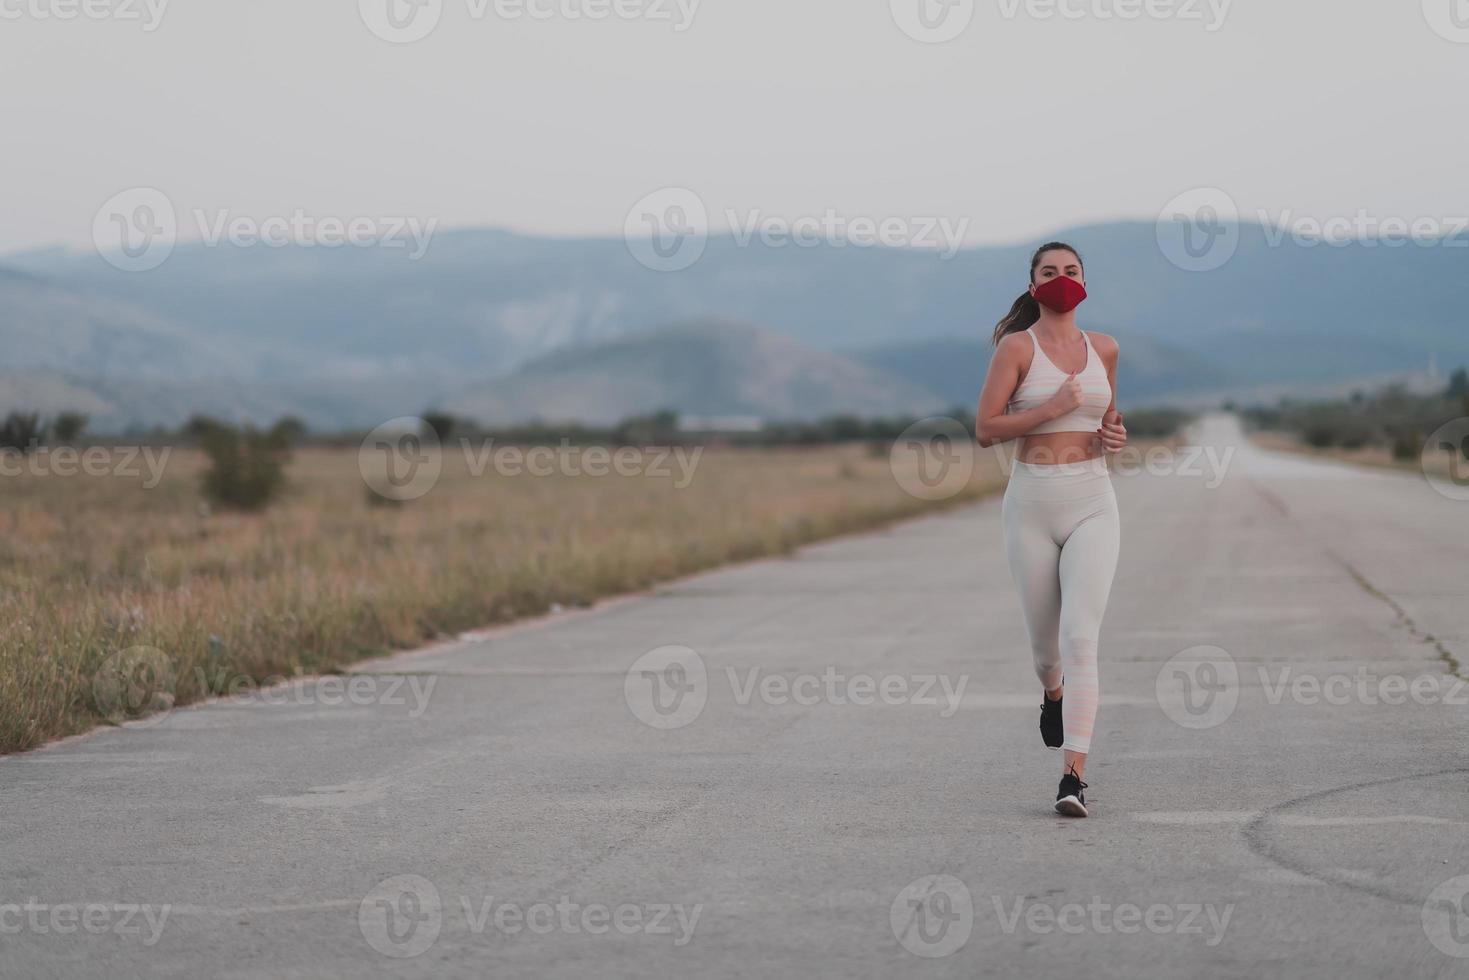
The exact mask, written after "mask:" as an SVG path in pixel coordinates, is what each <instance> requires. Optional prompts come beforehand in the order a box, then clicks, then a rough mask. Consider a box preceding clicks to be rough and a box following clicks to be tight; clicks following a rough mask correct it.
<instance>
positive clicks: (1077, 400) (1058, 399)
mask: <svg viewBox="0 0 1469 980" xmlns="http://www.w3.org/2000/svg"><path fill="white" fill-rule="evenodd" d="M1081 398H1082V391H1081V382H1080V381H1077V380H1076V374H1075V373H1074V372H1073V373H1072V374H1070V375H1067V377H1066V380H1065V381H1063V382H1061V387H1060V389H1058V390H1057V392H1056V393H1055V394H1054V395H1052V396H1051V401H1050V406H1051V411H1052V412H1054V413H1055V414H1054V415H1053V416H1052V418H1059V417H1061V416H1062V415H1065V414H1066V413H1067V412H1071V411H1075V410H1076V409H1077V408H1080V407H1081Z"/></svg>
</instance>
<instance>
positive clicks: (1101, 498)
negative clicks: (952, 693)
mask: <svg viewBox="0 0 1469 980" xmlns="http://www.w3.org/2000/svg"><path fill="white" fill-rule="evenodd" d="M1084 299H1086V276H1085V271H1084V268H1083V266H1082V261H1081V256H1080V254H1078V253H1077V251H1076V249H1074V248H1072V247H1071V246H1069V245H1066V244H1063V243H1061V242H1051V243H1050V244H1047V245H1043V246H1041V248H1040V249H1039V250H1038V251H1037V252H1036V253H1035V255H1034V256H1033V257H1032V259H1031V262H1030V288H1029V289H1028V290H1027V291H1026V292H1025V293H1023V294H1022V295H1021V296H1020V298H1019V299H1017V300H1016V301H1015V305H1014V306H1013V307H1011V309H1010V312H1009V314H1008V315H1007V316H1006V317H1005V318H1004V319H1003V320H1001V321H1000V322H999V324H998V325H997V326H996V327H995V336H994V342H995V355H994V358H993V360H991V362H990V370H989V375H988V377H986V378H985V382H984V390H983V391H982V392H981V393H980V396H979V415H978V418H977V420H976V434H977V436H978V439H979V444H980V445H981V446H992V445H994V444H995V443H1000V442H1008V441H1009V440H1011V439H1016V438H1019V439H1020V440H1021V441H1020V445H1019V447H1018V448H1017V450H1016V453H1015V464H1014V467H1013V469H1012V471H1011V474H1010V483H1009V485H1008V486H1007V487H1006V489H1005V496H1004V501H1003V503H1002V504H1001V507H1000V521H1001V524H1002V526H1003V529H1004V535H1005V555H1006V559H1007V560H1008V562H1009V564H1010V573H1011V575H1012V576H1014V578H1015V585H1016V587H1017V588H1018V589H1019V591H1020V601H1021V604H1022V605H1023V606H1024V609H1025V627H1026V632H1027V633H1028V634H1029V637H1030V648H1031V652H1032V653H1033V654H1034V656H1035V672H1036V674H1037V675H1038V676H1039V677H1040V681H1041V686H1042V687H1043V689H1044V694H1043V695H1042V698H1041V722H1040V728H1041V738H1042V740H1043V741H1044V742H1045V743H1046V745H1047V746H1049V747H1051V748H1061V749H1063V750H1064V757H1063V775H1062V777H1061V786H1060V789H1059V791H1058V792H1057V794H1056V812H1057V813H1061V814H1064V815H1066V816H1072V817H1084V816H1086V815H1087V810H1086V797H1085V796H1084V795H1083V793H1082V791H1083V790H1084V789H1086V786H1087V784H1086V783H1084V782H1082V781H1081V777H1082V774H1083V773H1084V772H1085V771H1086V756H1087V751H1088V750H1089V749H1090V747H1091V736H1092V725H1093V723H1094V721H1095V719H1096V715H1097V641H1098V636H1099V634H1100V632H1101V626H1102V614H1103V613H1104V612H1105V611H1106V608H1107V597H1108V594H1109V593H1110V592H1111V591H1112V576H1113V573H1114V572H1115V571H1116V568H1117V551H1118V547H1119V543H1120V524H1119V521H1118V515H1117V498H1116V495H1115V494H1114V492H1113V489H1112V478H1111V476H1110V475H1109V474H1108V471H1107V461H1106V457H1105V455H1104V454H1106V453H1116V452H1119V451H1120V450H1121V449H1122V448H1123V447H1124V446H1125V445H1126V444H1127V430H1126V429H1125V428H1123V426H1122V413H1121V412H1118V411H1117V403H1116V387H1117V386H1116V377H1117V355H1118V349H1117V341H1115V340H1113V339H1112V338H1111V337H1109V336H1107V335H1106V334H1101V333H1094V334H1088V333H1086V332H1085V331H1082V330H1080V329H1078V328H1077V326H1076V307H1077V306H1078V305H1079V304H1080V303H1081V301H1082V300H1084Z"/></svg>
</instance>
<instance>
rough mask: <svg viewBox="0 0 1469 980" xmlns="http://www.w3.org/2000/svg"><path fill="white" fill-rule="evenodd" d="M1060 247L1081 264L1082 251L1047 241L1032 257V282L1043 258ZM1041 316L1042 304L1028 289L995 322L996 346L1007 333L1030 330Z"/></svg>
mask: <svg viewBox="0 0 1469 980" xmlns="http://www.w3.org/2000/svg"><path fill="white" fill-rule="evenodd" d="M1058 248H1059V249H1061V250H1062V251H1066V252H1070V253H1071V254H1072V255H1074V256H1076V262H1077V264H1078V265H1080V264H1081V253H1080V252H1078V251H1077V250H1076V249H1074V248H1072V247H1071V246H1070V245H1067V244H1066V243H1065V242H1046V244H1044V245H1042V246H1041V247H1040V248H1038V249H1036V250H1035V254H1034V255H1032V256H1031V257H1030V281H1031V282H1032V283H1034V282H1035V270H1036V269H1037V268H1038V267H1039V266H1040V264H1041V259H1042V258H1043V257H1044V256H1045V254H1046V253H1047V252H1049V251H1051V250H1052V249H1058ZM1040 318H1041V304H1040V303H1038V302H1036V298H1035V297H1034V296H1032V295H1030V290H1026V291H1025V292H1023V293H1021V294H1020V298H1019V299H1017V300H1016V301H1015V305H1013V306H1011V307H1010V312H1009V313H1006V314H1005V318H1004V319H1003V320H1001V321H1000V322H999V323H997V324H995V336H994V343H995V346H997V347H998V346H999V344H1000V341H1002V340H1004V339H1005V335H1006V334H1010V333H1019V332H1020V331H1022V330H1028V329H1029V328H1030V327H1033V326H1034V325H1035V323H1036V321H1037V320H1039V319H1040Z"/></svg>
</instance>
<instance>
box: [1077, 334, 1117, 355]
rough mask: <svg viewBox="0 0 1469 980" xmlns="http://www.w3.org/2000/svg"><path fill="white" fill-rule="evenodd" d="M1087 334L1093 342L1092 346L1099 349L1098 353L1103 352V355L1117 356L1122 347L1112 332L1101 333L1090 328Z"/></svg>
mask: <svg viewBox="0 0 1469 980" xmlns="http://www.w3.org/2000/svg"><path fill="white" fill-rule="evenodd" d="M1086 335H1087V338H1088V339H1089V340H1090V341H1091V342H1092V346H1093V347H1095V348H1096V349H1097V353H1098V354H1101V355H1102V356H1103V357H1106V358H1113V357H1116V356H1117V352H1118V351H1119V350H1121V349H1122V348H1121V346H1120V345H1119V344H1118V343H1117V338H1116V337H1114V336H1112V335H1111V334H1106V333H1099V332H1097V331H1095V330H1088V331H1087V332H1086Z"/></svg>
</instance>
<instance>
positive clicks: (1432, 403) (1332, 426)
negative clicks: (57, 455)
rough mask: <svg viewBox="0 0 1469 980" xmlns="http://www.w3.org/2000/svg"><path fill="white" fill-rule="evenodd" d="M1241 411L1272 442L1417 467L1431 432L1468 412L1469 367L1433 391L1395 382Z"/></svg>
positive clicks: (1257, 434) (1253, 428) (1260, 438)
mask: <svg viewBox="0 0 1469 980" xmlns="http://www.w3.org/2000/svg"><path fill="white" fill-rule="evenodd" d="M1239 411H1240V414H1241V415H1242V416H1243V418H1244V419H1245V422H1246V425H1247V426H1248V427H1249V429H1250V430H1251V431H1252V433H1254V435H1255V439H1256V441H1257V442H1260V443H1261V444H1262V445H1266V446H1269V447H1271V448H1285V449H1297V450H1301V451H1306V452H1317V453H1320V454H1323V455H1329V456H1334V457H1337V458H1343V459H1350V460H1353V461H1356V462H1363V463H1373V464H1378V465H1385V466H1401V467H1405V468H1417V467H1418V466H1419V465H1420V460H1421V459H1422V454H1423V450H1424V442H1425V440H1426V439H1427V438H1428V436H1429V435H1431V434H1432V433H1433V432H1434V431H1435V430H1437V429H1438V428H1439V427H1441V426H1443V425H1444V424H1446V423H1448V422H1450V421H1452V420H1454V419H1456V418H1463V417H1466V416H1469V371H1466V370H1465V369H1464V368H1460V369H1459V370H1457V371H1455V372H1454V373H1453V375H1452V377H1450V379H1449V382H1448V384H1447V385H1446V386H1445V387H1444V388H1443V389H1442V390H1441V391H1438V392H1433V393H1429V394H1414V393H1411V392H1409V391H1407V390H1406V389H1405V388H1404V387H1403V386H1402V385H1390V386H1388V387H1386V388H1383V389H1382V390H1380V391H1377V392H1364V391H1357V392H1354V393H1353V394H1352V395H1351V396H1350V397H1348V398H1344V399H1337V400H1333V401H1312V402H1306V401H1293V400H1290V399H1282V400H1281V401H1280V402H1278V403H1277V404H1276V405H1274V406H1269V407H1254V408H1246V409H1240V410H1239Z"/></svg>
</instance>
